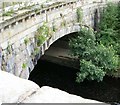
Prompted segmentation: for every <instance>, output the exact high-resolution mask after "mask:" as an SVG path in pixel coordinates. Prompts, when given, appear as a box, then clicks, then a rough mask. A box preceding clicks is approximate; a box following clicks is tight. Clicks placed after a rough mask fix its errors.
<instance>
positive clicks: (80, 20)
mask: <svg viewBox="0 0 120 105" xmlns="http://www.w3.org/2000/svg"><path fill="white" fill-rule="evenodd" d="M76 13H77V22H79V23H80V22H82V19H83V12H82V9H81V8H77V11H76Z"/></svg>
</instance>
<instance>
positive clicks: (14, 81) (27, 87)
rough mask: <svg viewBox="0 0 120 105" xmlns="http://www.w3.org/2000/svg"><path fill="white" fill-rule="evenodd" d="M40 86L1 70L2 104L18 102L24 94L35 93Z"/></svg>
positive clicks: (0, 98) (0, 96)
mask: <svg viewBox="0 0 120 105" xmlns="http://www.w3.org/2000/svg"><path fill="white" fill-rule="evenodd" d="M37 89H39V86H38V85H37V84H35V83H33V82H31V81H28V80H25V79H20V78H18V77H16V76H14V75H12V74H9V73H7V72H4V71H1V70H0V100H1V101H2V103H4V102H5V103H6V102H7V103H14V102H18V100H19V99H20V97H21V95H22V94H27V93H29V92H31V93H32V92H34V91H36V90H37Z"/></svg>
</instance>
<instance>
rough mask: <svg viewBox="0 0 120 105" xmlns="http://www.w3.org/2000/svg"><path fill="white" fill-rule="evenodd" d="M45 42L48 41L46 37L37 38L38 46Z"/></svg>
mask: <svg viewBox="0 0 120 105" xmlns="http://www.w3.org/2000/svg"><path fill="white" fill-rule="evenodd" d="M45 40H46V37H45V36H43V35H39V36H37V46H40V45H41V44H42V43H43V42H44V41H45Z"/></svg>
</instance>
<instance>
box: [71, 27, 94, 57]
mask: <svg viewBox="0 0 120 105" xmlns="http://www.w3.org/2000/svg"><path fill="white" fill-rule="evenodd" d="M69 46H70V49H71V52H72V53H71V54H72V55H73V56H79V57H80V58H82V57H83V52H85V51H86V49H91V48H94V47H95V35H94V33H93V31H92V30H90V29H86V28H83V29H81V31H80V32H79V33H78V36H77V38H73V39H71V40H70V43H69Z"/></svg>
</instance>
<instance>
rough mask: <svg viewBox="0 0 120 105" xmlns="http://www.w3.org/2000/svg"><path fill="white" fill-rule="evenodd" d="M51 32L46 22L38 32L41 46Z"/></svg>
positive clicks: (38, 42) (37, 37)
mask: <svg viewBox="0 0 120 105" xmlns="http://www.w3.org/2000/svg"><path fill="white" fill-rule="evenodd" d="M50 34H51V33H50V28H49V27H48V26H47V24H46V23H44V24H43V25H42V26H41V27H40V28H38V30H37V32H36V40H37V45H38V46H40V45H41V44H42V43H43V42H44V41H45V40H46V38H47V37H49V36H50Z"/></svg>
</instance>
